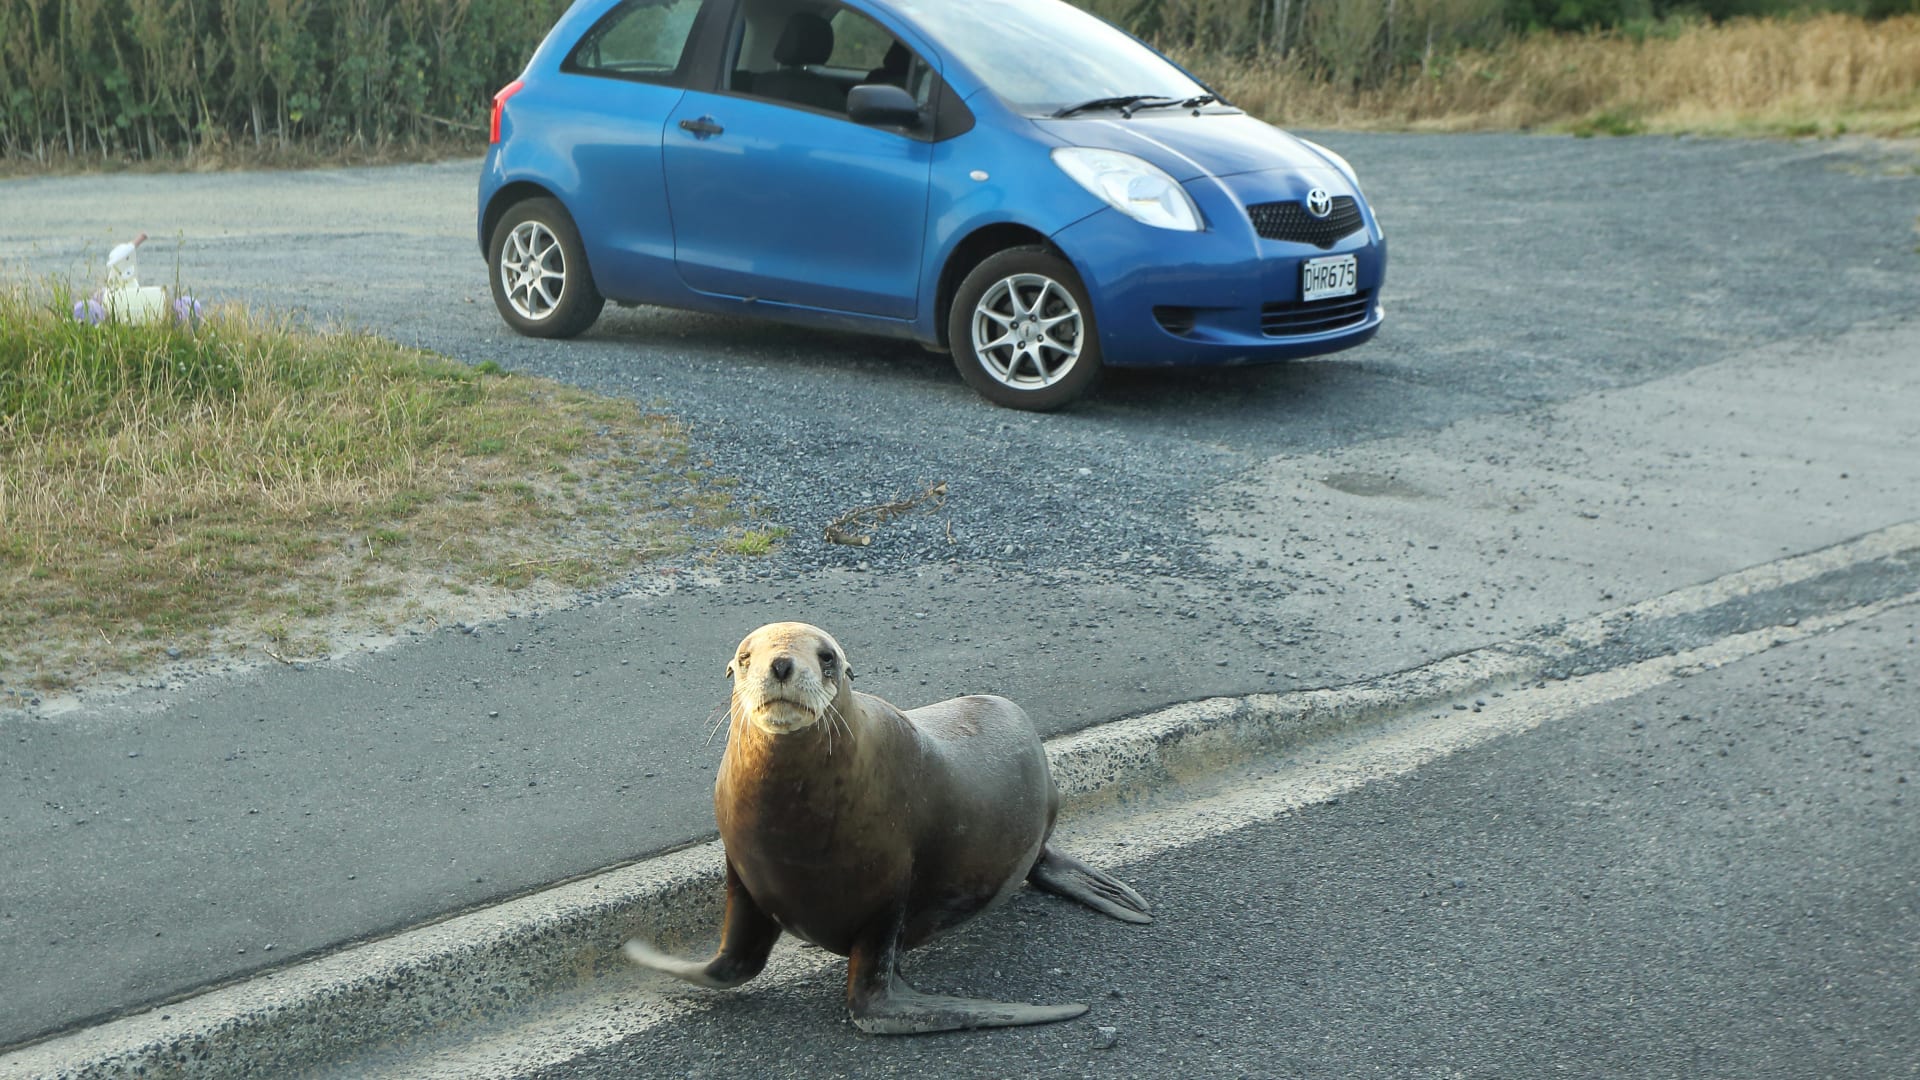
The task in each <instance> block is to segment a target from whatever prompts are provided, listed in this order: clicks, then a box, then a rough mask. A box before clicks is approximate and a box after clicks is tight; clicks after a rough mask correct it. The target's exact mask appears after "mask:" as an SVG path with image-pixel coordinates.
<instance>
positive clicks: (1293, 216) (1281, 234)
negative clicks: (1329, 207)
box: [1247, 195, 1364, 250]
mask: <svg viewBox="0 0 1920 1080" xmlns="http://www.w3.org/2000/svg"><path fill="white" fill-rule="evenodd" d="M1247 216H1248V217H1249V218H1252V219H1253V228H1254V231H1256V232H1258V233H1259V234H1260V235H1261V236H1263V237H1265V238H1266V239H1268V240H1284V241H1286V242H1288V243H1291V244H1312V245H1313V246H1314V247H1317V248H1321V249H1323V250H1324V249H1326V248H1330V247H1332V246H1333V245H1335V244H1337V243H1339V242H1340V241H1342V240H1344V239H1346V238H1347V237H1348V236H1351V235H1353V234H1354V233H1355V232H1357V231H1359V229H1360V226H1361V225H1362V224H1364V223H1363V222H1362V221H1361V220H1360V204H1359V203H1357V202H1355V201H1354V199H1353V196H1351V195H1336V196H1334V199H1333V211H1332V212H1331V213H1329V214H1328V215H1327V216H1326V217H1323V218H1317V217H1314V216H1313V215H1312V214H1309V213H1307V208H1306V207H1305V206H1304V205H1302V204H1300V203H1297V202H1270V203H1260V204H1258V205H1255V206H1249V207H1247Z"/></svg>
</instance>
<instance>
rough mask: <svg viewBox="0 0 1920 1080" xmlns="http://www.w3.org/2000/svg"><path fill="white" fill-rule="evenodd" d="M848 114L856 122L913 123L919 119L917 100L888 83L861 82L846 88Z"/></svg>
mask: <svg viewBox="0 0 1920 1080" xmlns="http://www.w3.org/2000/svg"><path fill="white" fill-rule="evenodd" d="M847 117H848V118H849V119H851V120H852V121H853V122H854V123H856V124H872V125H875V126H879V127H887V126H891V125H895V124H897V125H899V126H901V127H912V126H914V125H915V124H918V123H919V122H920V104H919V102H916V101H914V100H913V95H912V94H909V93H907V92H906V91H905V90H902V89H900V88H899V87H897V86H894V85H893V84H891V83H863V84H862V85H860V86H856V87H854V88H853V89H852V90H849V91H847Z"/></svg>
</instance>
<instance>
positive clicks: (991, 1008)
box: [847, 919, 1087, 1035]
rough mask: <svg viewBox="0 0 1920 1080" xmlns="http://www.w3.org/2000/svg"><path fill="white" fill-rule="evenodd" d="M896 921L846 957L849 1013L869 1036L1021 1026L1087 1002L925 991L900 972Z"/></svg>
mask: <svg viewBox="0 0 1920 1080" xmlns="http://www.w3.org/2000/svg"><path fill="white" fill-rule="evenodd" d="M899 965H900V924H899V921H898V920H897V919H896V920H893V921H891V924H890V925H887V926H886V928H885V929H884V930H881V931H879V932H876V933H874V934H872V935H870V936H868V937H866V938H865V939H863V940H861V941H859V942H857V943H855V945H854V947H853V952H852V953H851V954H850V955H849V956H848V957H847V1012H848V1013H850V1014H852V1016H853V1025H854V1026H855V1027H857V1028H859V1029H860V1030H861V1031H864V1032H866V1033H867V1034H869V1035H924V1034H928V1033H930V1032H935V1031H962V1030H965V1029H967V1028H989V1027H1019V1026H1020V1025H1023V1024H1050V1023H1053V1022H1054V1021H1056V1020H1071V1019H1073V1018H1074V1017H1076V1016H1079V1015H1080V1014H1081V1013H1084V1012H1086V1011H1087V1007H1086V1006H1085V1005H1025V1004H1021V1003H1019V1002H1010V1001H985V1000H981V999H977V998H962V997H947V996H945V995H943V994H924V993H921V992H920V991H918V990H915V989H914V988H913V987H912V986H909V985H908V984H907V980H906V979H905V978H903V977H902V976H901V974H900V966H899Z"/></svg>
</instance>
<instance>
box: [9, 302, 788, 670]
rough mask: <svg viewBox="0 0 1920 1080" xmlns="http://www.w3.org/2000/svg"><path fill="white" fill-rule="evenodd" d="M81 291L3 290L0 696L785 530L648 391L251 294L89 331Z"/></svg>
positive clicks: (606, 575) (567, 583)
mask: <svg viewBox="0 0 1920 1080" xmlns="http://www.w3.org/2000/svg"><path fill="white" fill-rule="evenodd" d="M71 303H72V298H71V297H70V296H68V295H67V294H66V292H65V290H64V289H63V288H61V287H59V286H58V285H55V284H51V283H45V282H40V283H12V284H0V702H3V701H4V700H6V699H7V698H9V697H13V698H18V697H20V696H22V695H24V694H28V693H32V692H38V691H43V690H49V689H59V688H62V687H66V686H70V685H73V684H75V683H77V682H79V681H81V680H84V679H86V678H88V677H89V676H92V675H96V674H101V673H109V672H118V671H128V670H139V669H141V668H142V667H144V666H147V665H151V664H153V663H155V662H156V661H159V660H161V659H164V658H169V657H175V656H180V655H193V654H198V653H200V652H202V651H220V652H231V651H240V650H245V649H248V648H258V649H264V650H267V651H269V652H271V653H273V654H275V655H286V654H289V653H294V652H299V651H302V650H303V649H309V648H318V647H321V646H322V645H324V643H325V641H326V640H327V639H328V637H329V634H330V633H334V634H336V635H337V634H338V633H339V632H342V631H346V632H378V631H381V630H386V629H391V628H392V627H393V626H395V625H398V624H400V623H402V622H405V621H408V620H413V619H421V618H425V619H428V620H431V619H432V618H434V615H435V612H434V607H435V605H436V603H438V602H440V601H441V600H446V599H447V598H468V599H471V598H474V597H476V596H480V595H487V596H494V597H505V600H503V602H502V603H501V605H500V606H504V603H505V602H506V600H511V597H510V596H507V594H511V593H512V592H513V591H515V590H527V589H547V590H554V589H562V590H572V589H579V588H583V587H591V586H593V585H596V584H601V583H604V582H607V581H609V580H612V579H615V578H618V577H620V576H622V575H625V574H628V573H631V572H632V571H633V570H634V569H635V568H636V567H638V566H641V565H643V564H645V563H648V562H649V561H653V560H658V559H661V558H664V557H667V556H672V555H677V554H681V553H685V552H688V551H690V550H694V549H696V548H701V549H707V550H713V551H722V550H724V551H725V552H727V553H730V554H747V555H751V554H761V553H764V552H765V551H766V550H768V548H769V547H770V546H771V544H772V542H773V539H774V538H775V535H774V534H773V533H771V532H756V531H753V530H745V531H743V530H742V527H741V526H740V521H741V519H742V514H741V513H740V512H739V511H738V510H737V509H735V499H734V492H733V489H732V485H731V484H729V483H727V482H725V481H724V480H714V479H711V478H707V477H705V476H703V475H702V473H701V471H700V465H701V463H699V462H693V461H690V460H689V459H688V449H687V439H686V433H685V431H684V429H683V428H682V426H681V425H680V423H679V422H678V421H677V420H675V419H673V418H672V417H670V416H667V415H664V414H662V413H659V412H657V411H650V410H648V409H645V408H642V407H640V406H639V405H637V404H636V403H634V402H630V401H623V400H614V399H608V398H603V397H598V396H595V395H592V394H588V393H585V392H583V391H580V390H577V389H573V388H569V387H566V386H562V385H560V384H557V383H553V382H549V381H545V380H541V379H535V378H529V377H525V376H520V375H512V374H508V373H506V372H503V371H502V370H501V369H500V368H499V367H498V366H497V365H494V364H490V363H489V364H482V365H480V366H479V367H477V368H476V367H468V366H466V365H463V364H459V363H456V362H453V361H450V360H447V359H445V358H442V357H438V356H435V355H432V354H429V353H425V352H421V351H418V350H414V349H407V348H402V347H400V346H398V345H395V344H393V343H391V342H388V341H385V340H382V339H380V338H377V337H373V336H369V335H366V334H362V333H351V332H326V331H314V330H309V329H303V328H299V327H296V326H294V325H292V324H290V323H287V322H284V321H274V320H266V319H259V318H254V317H250V316H248V315H246V314H245V313H243V312H239V311H221V312H215V313H213V314H211V315H210V316H209V317H207V318H206V319H204V320H203V321H201V322H200V323H199V324H198V325H197V326H194V327H179V326H159V325H156V326H141V327H135V326H125V325H115V324H107V325H103V326H88V325H84V324H81V323H77V322H75V321H73V320H72V318H71V317H70V316H69V315H68V309H69V308H70V306H71ZM436 598H438V599H436ZM455 606H457V605H455ZM523 606H524V605H523Z"/></svg>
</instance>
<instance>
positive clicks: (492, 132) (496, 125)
mask: <svg viewBox="0 0 1920 1080" xmlns="http://www.w3.org/2000/svg"><path fill="white" fill-rule="evenodd" d="M525 85H526V84H525V83H523V82H521V81H520V80H519V79H515V80H513V81H512V82H510V83H508V84H507V85H505V86H503V87H501V88H500V92H499V93H497V94H495V95H493V119H492V120H491V121H490V122H489V123H488V124H487V143H488V145H495V146H497V145H499V142H500V113H501V111H502V110H504V109H505V108H506V107H507V99H508V98H510V97H512V96H513V95H515V94H517V93H519V92H520V88H521V87H522V86H525Z"/></svg>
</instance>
